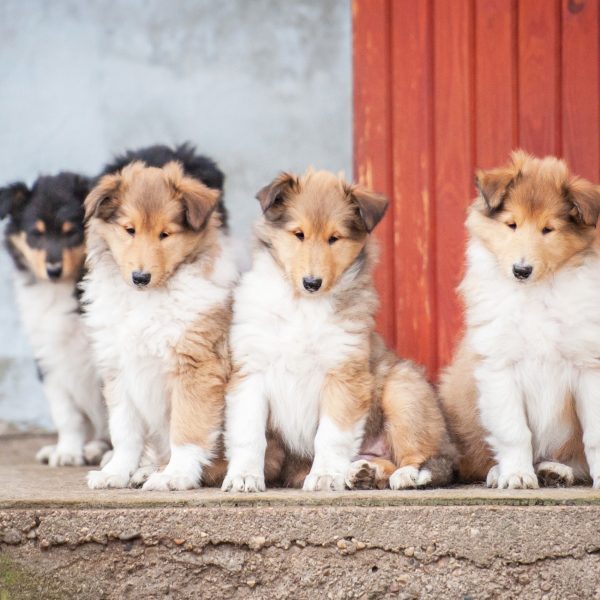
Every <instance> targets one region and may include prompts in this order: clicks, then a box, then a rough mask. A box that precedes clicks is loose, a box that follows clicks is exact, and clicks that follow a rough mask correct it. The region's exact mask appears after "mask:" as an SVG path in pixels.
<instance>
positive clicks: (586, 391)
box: [575, 369, 600, 489]
mask: <svg viewBox="0 0 600 600" xmlns="http://www.w3.org/2000/svg"><path fill="white" fill-rule="evenodd" d="M599 395H600V371H598V370H592V369H587V370H585V371H581V372H580V374H579V381H578V384H577V394H576V398H575V402H576V406H577V416H578V417H579V421H580V423H581V428H582V430H583V447H584V450H585V457H586V459H587V463H588V465H589V469H590V477H591V478H592V482H593V483H592V485H593V487H594V488H595V489H600V402H599V401H598V396H599Z"/></svg>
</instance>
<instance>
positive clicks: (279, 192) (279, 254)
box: [256, 170, 387, 295]
mask: <svg viewBox="0 0 600 600" xmlns="http://www.w3.org/2000/svg"><path fill="white" fill-rule="evenodd" d="M256 197H257V199H258V201H259V202H260V205H261V208H262V211H263V215H264V219H263V224H262V226H261V227H260V228H259V238H260V239H261V241H262V243H263V244H265V245H266V247H267V248H269V250H270V252H271V253H272V255H273V256H274V258H275V260H276V262H277V263H278V264H279V265H280V267H281V268H282V269H283V270H284V272H285V274H286V276H287V278H288V279H289V281H290V282H291V283H292V285H293V286H294V288H295V289H296V290H297V292H298V293H300V294H306V295H308V294H315V295H320V294H326V293H327V292H329V291H330V290H331V289H332V288H333V287H334V286H335V285H336V283H337V282H338V281H339V280H340V278H341V277H342V275H343V274H344V273H346V272H347V271H348V270H349V269H350V268H351V267H352V266H353V265H357V264H359V263H360V261H361V260H362V257H363V254H362V250H363V248H364V246H365V243H366V240H367V237H368V236H369V234H370V233H371V231H372V230H373V229H374V227H375V226H376V225H377V223H379V221H380V220H381V218H382V217H383V215H384V213H385V210H386V208H387V200H386V199H385V198H383V197H382V196H379V195H378V194H375V193H373V192H370V191H368V190H366V189H364V188H362V187H360V186H357V185H349V184H347V183H345V182H344V181H343V180H342V179H340V178H338V177H336V176H335V175H333V174H332V173H328V172H326V171H317V172H315V171H313V170H308V171H307V172H306V173H304V175H302V176H300V177H298V176H296V175H293V174H290V173H282V174H281V175H279V176H278V177H277V178H275V179H274V180H273V181H272V182H271V183H270V184H269V185H267V186H266V187H264V188H262V189H261V190H260V191H259V192H258V194H257V196H256Z"/></svg>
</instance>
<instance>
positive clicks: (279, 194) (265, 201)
mask: <svg viewBox="0 0 600 600" xmlns="http://www.w3.org/2000/svg"><path fill="white" fill-rule="evenodd" d="M290 191H292V192H298V191H300V183H299V181H298V178H297V177H296V175H294V174H293V173H280V174H279V175H278V176H277V177H275V179H273V181H271V183H269V185H266V186H265V187H264V188H261V189H260V190H259V191H258V192H257V193H256V199H257V200H258V201H259V202H260V207H261V209H262V211H263V214H264V213H266V212H267V211H268V210H269V209H270V208H273V207H274V206H275V205H277V204H281V203H283V201H284V200H285V197H286V194H287V193H289V192H290Z"/></svg>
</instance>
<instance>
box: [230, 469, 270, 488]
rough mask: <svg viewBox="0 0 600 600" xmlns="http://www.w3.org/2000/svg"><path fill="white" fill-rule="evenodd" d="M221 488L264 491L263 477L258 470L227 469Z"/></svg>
mask: <svg viewBox="0 0 600 600" xmlns="http://www.w3.org/2000/svg"><path fill="white" fill-rule="evenodd" d="M221 489H222V490H223V491H224V492H264V491H265V490H266V486H265V477H264V475H263V474H262V473H259V472H258V471H254V472H247V471H246V472H232V471H228V473H227V476H226V477H225V479H224V480H223V485H222V486H221Z"/></svg>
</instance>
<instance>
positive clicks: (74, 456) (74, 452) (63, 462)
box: [48, 446, 85, 467]
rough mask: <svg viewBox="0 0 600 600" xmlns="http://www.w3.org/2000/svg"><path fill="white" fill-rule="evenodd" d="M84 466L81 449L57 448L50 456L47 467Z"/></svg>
mask: <svg viewBox="0 0 600 600" xmlns="http://www.w3.org/2000/svg"><path fill="white" fill-rule="evenodd" d="M84 464H85V458H84V457H83V448H66V449H63V448H59V447H58V446H57V447H56V450H55V451H54V452H53V453H52V454H51V455H50V458H49V459H48V465H49V466H51V467H81V466H82V465H84Z"/></svg>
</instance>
